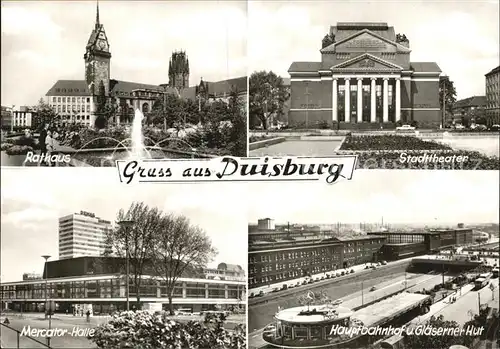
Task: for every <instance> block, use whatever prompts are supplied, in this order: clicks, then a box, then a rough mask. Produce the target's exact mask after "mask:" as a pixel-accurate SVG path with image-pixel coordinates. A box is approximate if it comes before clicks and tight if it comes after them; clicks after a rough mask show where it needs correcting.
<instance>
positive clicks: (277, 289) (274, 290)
mask: <svg viewBox="0 0 500 349" xmlns="http://www.w3.org/2000/svg"><path fill="white" fill-rule="evenodd" d="M279 290H280V289H279V288H277V287H275V288H273V290H272V291H271V292H278V291H279Z"/></svg>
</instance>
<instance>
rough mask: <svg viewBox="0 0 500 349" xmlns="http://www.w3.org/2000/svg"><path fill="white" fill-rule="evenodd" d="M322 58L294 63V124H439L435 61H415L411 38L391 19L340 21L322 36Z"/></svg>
mask: <svg viewBox="0 0 500 349" xmlns="http://www.w3.org/2000/svg"><path fill="white" fill-rule="evenodd" d="M320 53H321V61H319V62H293V63H292V65H291V66H290V68H289V70H288V72H289V74H290V80H291V87H290V88H291V105H290V111H289V117H288V121H289V124H290V125H292V126H297V127H301V126H302V127H317V126H318V125H321V124H323V125H326V124H328V125H329V126H334V127H338V128H340V129H379V128H384V129H385V128H394V127H395V126H396V125H397V124H399V123H401V124H413V125H417V126H418V127H425V128H439V126H440V124H441V112H440V103H439V77H440V74H441V69H440V68H439V66H438V65H437V64H436V63H434V62H412V61H411V60H410V53H411V49H410V43H409V40H408V39H407V38H406V36H405V35H401V34H397V35H396V32H395V31H394V27H390V26H388V25H387V23H337V25H336V26H332V27H331V28H330V32H329V34H328V35H327V36H326V37H325V39H323V48H322V49H321V50H320Z"/></svg>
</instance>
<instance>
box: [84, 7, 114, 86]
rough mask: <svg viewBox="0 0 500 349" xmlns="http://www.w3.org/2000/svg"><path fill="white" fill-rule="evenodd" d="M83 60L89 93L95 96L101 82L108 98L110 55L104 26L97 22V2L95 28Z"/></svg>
mask: <svg viewBox="0 0 500 349" xmlns="http://www.w3.org/2000/svg"><path fill="white" fill-rule="evenodd" d="M83 58H84V59H85V81H86V83H87V86H88V88H89V91H90V92H91V93H92V94H93V95H97V94H98V93H99V86H100V84H101V82H102V84H103V85H104V90H105V94H106V96H109V79H110V68H111V63H110V61H111V53H110V51H109V43H108V38H107V37H106V33H105V32H104V26H103V25H102V24H101V23H100V22H99V2H97V13H96V20H95V27H94V29H93V30H92V33H91V34H90V38H89V41H88V42H87V46H86V48H85V55H84V56H83Z"/></svg>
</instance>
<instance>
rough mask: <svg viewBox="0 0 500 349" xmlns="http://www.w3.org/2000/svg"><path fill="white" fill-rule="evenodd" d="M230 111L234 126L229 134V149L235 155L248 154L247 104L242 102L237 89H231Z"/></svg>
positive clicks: (242, 155)
mask: <svg viewBox="0 0 500 349" xmlns="http://www.w3.org/2000/svg"><path fill="white" fill-rule="evenodd" d="M228 109H229V113H230V114H231V116H232V119H231V123H232V128H231V131H230V135H229V142H230V145H229V151H230V154H231V155H233V156H241V157H244V156H246V153H247V118H246V111H245V109H246V108H245V105H243V103H241V100H240V98H239V94H238V91H237V90H233V91H231V95H230V97H229V106H228Z"/></svg>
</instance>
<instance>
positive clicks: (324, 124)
mask: <svg viewBox="0 0 500 349" xmlns="http://www.w3.org/2000/svg"><path fill="white" fill-rule="evenodd" d="M317 128H319V129H322V130H326V129H329V128H330V127H329V126H328V121H326V120H321V121H318V125H317Z"/></svg>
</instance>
